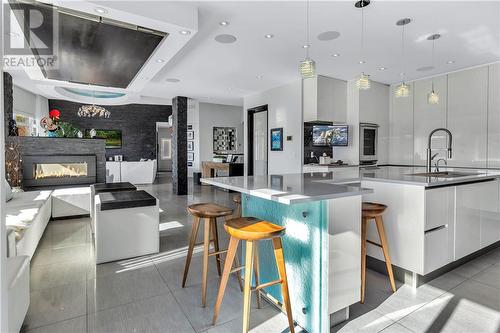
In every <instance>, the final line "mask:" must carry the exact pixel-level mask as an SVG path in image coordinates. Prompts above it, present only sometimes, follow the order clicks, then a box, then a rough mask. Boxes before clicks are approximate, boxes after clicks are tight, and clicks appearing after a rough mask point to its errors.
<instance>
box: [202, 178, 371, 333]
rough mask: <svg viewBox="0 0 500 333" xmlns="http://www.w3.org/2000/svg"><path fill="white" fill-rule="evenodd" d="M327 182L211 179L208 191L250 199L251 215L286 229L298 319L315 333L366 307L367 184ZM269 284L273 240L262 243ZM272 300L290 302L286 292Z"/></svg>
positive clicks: (246, 208)
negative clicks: (363, 207)
mask: <svg viewBox="0 0 500 333" xmlns="http://www.w3.org/2000/svg"><path fill="white" fill-rule="evenodd" d="M321 179H324V177H323V175H322V174H321V175H309V174H287V175H272V176H261V177H258V176H256V177H219V178H205V179H202V180H201V181H202V182H203V183H205V184H209V185H213V186H217V187H220V188H225V189H229V190H233V191H237V192H240V193H241V194H242V213H243V216H255V217H257V218H260V219H263V220H267V221H270V222H272V223H275V224H278V225H283V226H285V227H286V234H285V235H284V236H283V248H284V251H285V263H286V269H287V275H288V284H289V289H290V298H291V303H292V314H293V318H294V320H295V321H296V322H297V323H298V324H299V325H300V326H301V327H303V328H304V329H306V330H307V331H308V332H329V331H330V326H331V325H333V324H334V323H336V322H339V321H342V320H345V319H347V318H348V307H349V306H350V305H351V304H354V303H357V302H359V300H360V276H361V270H360V269H361V259H360V256H361V241H360V226H361V198H362V195H363V194H368V193H369V192H370V190H366V189H363V188H361V187H360V186H359V185H354V186H351V185H339V184H328V183H321V182H318V180H321ZM259 258H260V259H259V260H260V274H261V282H266V281H273V280H275V279H276V277H277V276H278V275H277V272H276V264H275V262H274V260H275V259H274V254H273V248H272V245H271V243H270V242H269V241H264V242H261V243H259ZM263 292H264V294H265V295H267V296H268V297H269V298H270V299H272V300H275V301H277V302H281V301H282V297H281V289H280V287H279V286H270V287H267V288H265V289H264V290H263Z"/></svg>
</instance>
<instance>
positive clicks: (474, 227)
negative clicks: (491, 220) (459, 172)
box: [454, 183, 484, 260]
mask: <svg viewBox="0 0 500 333" xmlns="http://www.w3.org/2000/svg"><path fill="white" fill-rule="evenodd" d="M483 190H484V185H483V183H477V184H469V185H461V186H457V187H456V201H455V203H456V217H455V255H454V260H458V259H460V258H462V257H464V256H466V255H468V254H471V253H472V252H475V251H477V250H479V249H480V248H481V209H480V207H481V200H482V199H483V197H482V196H483V194H482V192H483Z"/></svg>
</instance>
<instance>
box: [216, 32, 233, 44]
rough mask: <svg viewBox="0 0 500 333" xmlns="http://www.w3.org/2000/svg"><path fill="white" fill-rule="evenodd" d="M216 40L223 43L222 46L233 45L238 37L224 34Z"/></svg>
mask: <svg viewBox="0 0 500 333" xmlns="http://www.w3.org/2000/svg"><path fill="white" fill-rule="evenodd" d="M215 40H216V41H217V42H219V43H222V44H231V43H234V42H236V36H233V35H227V34H222V35H217V36H215Z"/></svg>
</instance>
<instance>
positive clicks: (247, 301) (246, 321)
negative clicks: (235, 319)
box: [242, 241, 254, 333]
mask: <svg viewBox="0 0 500 333" xmlns="http://www.w3.org/2000/svg"><path fill="white" fill-rule="evenodd" d="M246 243H247V245H246V252H245V288H244V289H245V290H244V291H243V331H242V332H243V333H247V332H248V330H249V328H250V305H251V301H252V291H251V286H252V271H253V267H252V266H253V257H254V251H253V250H254V242H253V241H246Z"/></svg>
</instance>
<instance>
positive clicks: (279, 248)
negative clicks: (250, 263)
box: [243, 237, 295, 333]
mask: <svg viewBox="0 0 500 333" xmlns="http://www.w3.org/2000/svg"><path fill="white" fill-rule="evenodd" d="M273 246H274V256H275V257H276V265H277V266H278V271H279V274H280V279H281V291H282V294H283V303H284V305H285V310H286V315H287V317H288V326H289V327H290V333H295V328H294V324H293V318H292V305H291V303H290V294H289V293H288V280H287V277H286V269H285V256H284V254H283V244H282V243H281V238H280V237H276V238H273ZM245 283H246V280H245ZM243 327H244V326H243Z"/></svg>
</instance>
